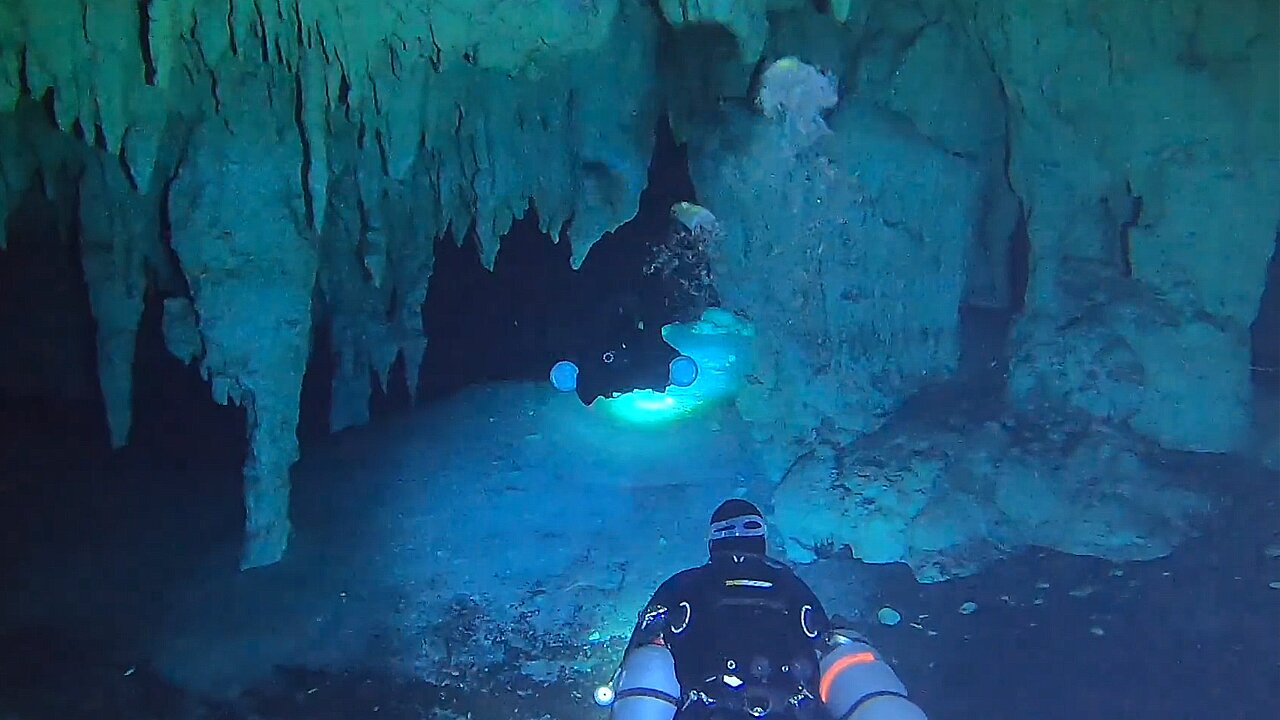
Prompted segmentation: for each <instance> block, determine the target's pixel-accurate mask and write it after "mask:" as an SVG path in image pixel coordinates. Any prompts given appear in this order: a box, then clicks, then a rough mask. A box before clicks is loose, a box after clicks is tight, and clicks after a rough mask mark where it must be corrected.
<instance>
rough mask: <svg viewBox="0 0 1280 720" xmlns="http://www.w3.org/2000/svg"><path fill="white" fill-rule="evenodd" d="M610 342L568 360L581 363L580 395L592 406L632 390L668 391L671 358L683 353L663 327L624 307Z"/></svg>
mask: <svg viewBox="0 0 1280 720" xmlns="http://www.w3.org/2000/svg"><path fill="white" fill-rule="evenodd" d="M606 335H607V337H608V342H607V343H605V344H604V345H603V346H601V345H599V344H595V343H592V344H590V346H588V347H582V348H580V349H578V350H577V351H576V352H574V353H573V354H571V355H570V356H569V357H568V358H567V359H569V360H572V361H573V363H574V364H575V365H577V366H578V387H577V391H578V398H579V399H580V400H582V403H583V404H584V405H590V404H591V403H593V402H595V400H596V399H597V398H600V397H612V396H614V395H621V394H623V393H627V392H630V391H632V390H640V389H649V390H658V391H662V390H665V389H666V387H667V383H668V379H669V374H670V364H671V361H672V360H674V359H675V358H676V357H678V356H679V355H680V353H679V352H677V351H676V350H675V348H673V347H671V346H670V345H668V344H667V341H666V340H663V339H662V328H660V327H651V326H645V325H644V324H643V323H642V322H641V321H640V320H639V319H637V318H636V317H635V316H634V315H632V314H630V313H627V312H625V309H620V310H619V312H618V313H617V314H616V316H615V317H611V318H610V319H609V327H608V328H607V329H606Z"/></svg>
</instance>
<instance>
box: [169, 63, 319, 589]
mask: <svg viewBox="0 0 1280 720" xmlns="http://www.w3.org/2000/svg"><path fill="white" fill-rule="evenodd" d="M227 70H231V68H228V69H227ZM235 70H236V72H224V73H223V76H222V81H221V82H222V84H223V86H224V87H225V88H227V89H228V92H226V93H225V95H224V97H225V99H224V101H223V103H222V105H221V108H220V111H219V114H218V115H217V116H214V117H211V118H209V119H208V120H206V121H205V122H203V123H201V124H200V125H199V126H198V127H197V128H196V130H195V134H194V136H193V138H192V141H191V148H190V150H189V152H188V154H187V157H186V159H185V160H184V162H183V164H182V166H181V168H180V169H179V170H178V173H177V177H176V178H175V179H174V181H173V187H172V191H171V195H170V207H169V214H170V217H171V218H172V223H173V229H172V245H173V250H174V252H175V253H176V254H177V257H178V262H179V264H180V265H181V267H182V272H183V274H184V275H185V276H186V278H187V282H188V284H189V285H190V288H191V297H192V301H193V303H194V305H195V310H196V313H197V314H198V315H199V318H200V325H199V327H200V336H201V339H202V340H203V344H204V348H205V354H204V357H203V359H202V361H201V370H202V371H203V373H204V375H205V377H206V378H208V379H209V381H210V382H211V383H212V386H213V391H214V399H215V400H217V401H218V402H220V403H226V402H234V403H236V404H238V405H241V406H243V407H244V408H245V414H246V419H247V421H248V430H249V441H250V451H249V457H248V458H247V459H246V461H245V466H244V483H245V515H246V518H245V530H246V537H245V541H244V550H243V552H242V554H241V560H240V564H241V567H242V568H252V567H257V566H261V565H267V564H270V563H274V562H276V561H278V560H279V559H280V557H281V555H282V554H283V553H284V550H285V546H286V544H287V543H288V540H289V534H290V521H289V468H290V466H292V464H293V462H294V461H295V460H296V459H297V455H298V440H297V436H296V432H295V430H296V427H297V423H298V402H299V393H300V392H301V389H302V375H303V372H304V370H305V368H306V362H307V355H308V353H309V352H310V346H311V337H310V333H311V296H312V287H313V286H314V284H315V277H316V267H317V262H318V259H317V253H316V248H315V245H314V241H313V239H312V237H311V235H310V234H309V233H308V232H307V228H306V220H305V217H306V216H305V212H304V208H303V197H302V187H301V175H300V173H299V172H298V169H299V168H300V167H301V166H302V151H301V147H302V145H301V141H300V139H299V137H298V130H297V126H296V125H295V121H294V103H295V96H294V86H293V83H292V82H291V81H290V80H289V79H288V78H287V76H285V75H283V74H282V73H279V72H275V71H272V70H271V69H269V68H261V67H252V66H249V67H243V66H242V67H239V68H235Z"/></svg>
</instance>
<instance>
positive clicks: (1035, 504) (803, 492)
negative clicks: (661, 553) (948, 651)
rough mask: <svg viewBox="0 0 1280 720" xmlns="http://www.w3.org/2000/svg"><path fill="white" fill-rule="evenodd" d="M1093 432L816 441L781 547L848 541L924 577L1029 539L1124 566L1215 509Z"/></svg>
mask: <svg viewBox="0 0 1280 720" xmlns="http://www.w3.org/2000/svg"><path fill="white" fill-rule="evenodd" d="M1141 452H1142V447H1141V445H1140V444H1138V443H1134V442H1133V441H1132V440H1130V439H1128V438H1125V437H1123V436H1120V435H1115V434H1112V433H1108V432H1105V431H1098V430H1097V429H1096V428H1089V427H1088V426H1084V427H1072V426H1067V425H1061V426H1057V427H1051V428H1049V429H1048V431H1047V432H1046V431H1045V429H1043V428H1041V427H1036V426H1028V425H1025V424H1019V423H1016V422H1007V423H1005V424H999V423H989V424H987V425H985V426H978V427H976V428H974V429H973V430H972V431H961V432H952V431H939V432H936V433H933V434H929V435H926V436H923V437H915V438H912V439H906V438H902V437H897V438H893V439H890V440H887V441H885V442H879V443H874V444H872V445H868V446H863V447H857V448H834V447H831V446H825V447H820V448H818V449H816V450H815V451H814V452H812V453H810V454H808V455H805V456H804V457H802V458H801V459H800V460H799V461H798V462H797V463H796V464H795V465H794V466H793V467H792V468H791V469H790V470H789V471H788V473H787V476H786V477H785V478H784V479H783V482H782V484H781V485H779V487H778V490H777V493H776V496H775V498H774V502H775V512H776V515H777V524H778V526H779V528H780V529H781V532H782V534H783V535H784V537H785V546H786V550H787V555H788V557H790V558H791V559H793V560H796V561H799V562H809V561H812V560H813V559H814V558H816V557H819V556H821V555H823V554H826V553H831V552H835V551H839V550H841V549H842V548H845V547H848V548H849V550H850V551H851V552H852V553H853V555H854V557H857V558H859V559H862V560H865V561H866V562H872V563H888V562H902V563H905V564H907V565H909V566H910V567H911V569H912V571H913V572H914V573H915V575H916V578H917V579H918V580H920V581H921V582H937V581H940V580H945V579H947V578H952V577H962V576H965V575H971V574H973V573H975V572H977V571H978V570H980V569H981V568H982V567H983V565H984V564H985V563H987V562H988V561H990V560H991V559H993V558H996V557H1001V556H1004V555H1006V554H1008V553H1012V552H1016V551H1017V550H1019V549H1022V548H1026V547H1029V546H1042V547H1051V548H1055V549H1057V550H1061V551H1063V552H1068V553H1075V554H1080V555H1094V556H1097V557H1102V558H1108V559H1110V560H1114V561H1116V562H1128V561H1134V560H1150V559H1152V558H1156V557H1162V556H1164V555H1167V554H1168V553H1169V552H1171V551H1172V550H1173V548H1174V547H1175V546H1176V545H1177V543H1178V542H1180V541H1181V540H1182V539H1183V538H1185V537H1186V536H1187V535H1188V534H1189V533H1190V532H1192V526H1193V525H1194V523H1195V521H1196V520H1197V519H1199V518H1202V517H1203V516H1205V515H1206V514H1207V513H1208V512H1209V511H1210V510H1211V507H1212V504H1211V501H1210V500H1209V498H1206V497H1204V496H1202V495H1200V494H1198V493H1195V492H1192V491H1190V490H1187V489H1184V488H1182V487H1180V485H1179V483H1178V481H1177V479H1176V478H1173V477H1171V476H1169V475H1168V474H1166V473H1162V472H1161V471H1160V470H1159V469H1158V468H1156V467H1152V466H1150V464H1149V463H1147V462H1145V461H1144V460H1143V459H1142V457H1141Z"/></svg>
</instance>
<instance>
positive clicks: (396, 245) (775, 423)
mask: <svg viewBox="0 0 1280 720" xmlns="http://www.w3.org/2000/svg"><path fill="white" fill-rule="evenodd" d="M817 6H821V7H820V8H819V7H817ZM1276 15H1277V9H1276V7H1275V4H1274V0H1239V1H1238V2H1232V3H1212V2H1208V0H1168V1H1167V2H1161V3H1148V4H1136V5H1135V4H1134V3H1130V2H1125V0H1049V1H1047V2H1041V3H1035V4H1034V5H1027V4H1025V3H1019V2H1015V0H981V1H979V0H920V1H919V2H893V3H888V2H884V3H880V2H871V3H853V2H849V0H833V1H832V2H830V3H818V4H816V5H815V4H814V3H809V2H804V1H803V0H751V1H748V2H730V1H729V0H660V1H659V2H657V3H632V2H623V1H622V0H564V1H563V2H560V1H558V2H535V1H534V0H519V1H515V2H512V1H509V0H477V1H475V2H471V1H464V0H440V1H438V2H431V3H420V2H414V1H412V0H393V1H392V2H386V3H381V4H379V5H378V6H377V8H376V9H373V8H371V6H369V5H368V4H367V3H360V2H354V1H353V0H325V1H323V2H307V3H303V2H300V1H299V0H256V1H255V2H235V3H230V2H218V1H215V0H172V1H170V2H163V3H162V2H151V3H141V4H137V3H134V4H130V3H93V2H88V0H13V2H8V3H4V4H3V6H0V216H3V217H8V216H11V215H12V216H14V217H19V218H22V219H24V221H25V220H26V219H31V218H38V219H40V221H41V223H43V226H45V227H48V228H50V231H49V233H48V235H49V239H48V244H47V248H48V252H49V253H51V254H52V253H61V252H66V251H68V250H70V249H72V248H73V246H74V243H75V242H76V241H77V240H78V242H79V245H80V247H79V255H80V266H81V267H80V271H81V274H82V277H83V278H84V280H85V288H84V289H85V290H87V302H88V305H89V306H90V308H91V310H92V312H93V315H94V319H95V320H96V331H95V336H96V342H95V345H96V351H97V370H98V384H99V387H100V392H101V396H102V398H103V400H104V404H105V407H106V415H107V422H108V425H109V427H110V430H111V439H112V442H113V443H115V444H117V445H119V444H121V443H123V442H125V441H126V440H127V438H128V433H129V425H130V419H131V418H130V408H131V402H132V401H131V388H130V380H131V375H130V371H129V370H130V366H131V356H132V354H133V344H134V338H135V335H136V332H137V323H138V318H139V317H140V315H141V313H142V310H143V302H142V298H144V297H146V296H147V294H148V293H154V294H155V297H157V298H159V299H162V300H163V306H164V314H163V320H164V332H165V339H166V345H167V346H168V347H169V348H170V350H171V352H173V354H174V355H176V356H178V357H179V358H180V359H182V360H184V361H187V362H199V363H200V366H201V367H202V368H203V369H204V371H205V373H206V375H207V377H208V378H209V381H210V384H211V386H212V390H213V395H214V397H215V398H216V399H218V400H219V401H223V402H227V401H235V402H239V403H242V404H243V405H245V406H246V409H247V410H250V412H248V413H247V419H248V422H249V433H250V435H251V438H252V446H253V452H252V453H251V455H250V457H249V458H248V459H247V460H246V464H245V472H246V482H247V505H248V509H249V519H248V524H249V530H250V539H249V542H248V544H247V545H246V550H245V557H244V563H245V564H246V565H254V564H260V563H263V562H270V561H272V560H273V559H275V558H277V557H278V556H279V553H280V552H281V551H282V549H283V545H284V542H285V540H286V538H287V535H288V527H289V524H288V518H287V515H286V510H287V496H288V495H287V489H288V468H289V465H290V464H291V462H292V460H293V458H294V457H295V455H296V453H297V447H296V440H295V438H294V435H295V425H296V421H297V404H298V388H299V385H300V382H301V375H302V372H303V369H304V367H305V366H306V360H307V357H308V354H309V353H310V352H312V351H313V344H312V341H311V331H312V328H313V327H314V328H315V329H316V330H317V331H318V333H319V332H320V331H323V334H324V337H326V338H327V339H328V340H329V342H328V343H327V345H325V346H324V347H326V348H327V349H328V351H329V352H332V353H333V355H334V360H335V362H334V363H333V365H334V366H335V368H336V370H337V371H336V372H335V374H334V377H333V378H332V400H333V402H332V412H331V417H330V426H331V427H332V428H334V429H339V428H343V427H347V426H350V425H353V424H358V423H361V422H363V421H364V420H365V419H366V418H367V417H368V398H369V396H370V392H371V389H370V382H371V380H372V381H374V382H380V383H383V384H385V383H387V382H388V378H389V377H391V375H392V372H391V370H392V367H393V366H394V365H395V364H396V363H401V364H402V365H403V367H404V368H405V371H406V372H405V376H406V377H407V378H408V381H409V384H410V391H411V392H412V391H413V390H414V386H415V383H416V378H417V372H416V371H417V369H418V368H419V367H420V365H421V363H422V358H423V355H424V352H425V351H426V347H427V338H426V337H425V334H424V332H423V328H422V325H421V315H420V305H421V303H422V301H423V298H424V297H425V294H426V289H427V286H428V282H429V277H430V274H431V272H432V269H433V249H432V243H433V242H434V241H435V240H436V239H437V238H442V237H452V238H453V239H455V240H457V241H458V242H467V243H474V245H475V246H476V248H477V251H478V256H479V261H480V262H482V263H485V264H487V265H491V264H492V263H493V261H494V258H495V256H496V254H497V250H498V243H499V238H500V237H501V236H502V234H503V233H504V232H505V231H506V230H507V229H508V228H509V227H510V226H511V223H512V221H513V219H514V218H517V217H521V216H523V215H524V214H525V213H527V212H529V211H530V209H531V208H532V209H534V210H536V212H537V218H538V221H539V223H540V225H541V227H542V229H543V230H545V231H547V232H548V233H551V234H553V235H554V236H556V237H563V238H565V239H566V240H567V241H568V242H569V243H571V246H572V252H571V257H572V262H573V263H575V264H580V263H581V262H582V260H583V259H584V257H585V255H586V253H587V251H588V250H589V249H590V247H591V245H592V243H594V242H595V241H596V240H597V239H599V237H600V236H601V234H602V233H604V232H606V231H608V230H611V229H613V228H616V227H617V226H618V225H620V224H621V223H622V222H624V221H626V220H628V219H629V218H631V217H632V216H633V215H634V213H635V212H636V209H637V206H638V197H639V194H640V190H641V189H642V187H643V184H644V182H645V179H646V170H647V165H648V163H649V161H650V158H651V154H652V153H651V151H652V148H653V143H654V136H653V129H654V127H655V125H656V124H657V122H658V120H659V118H660V115H661V113H662V112H664V111H666V112H668V113H669V114H670V119H671V122H672V126H673V129H674V130H675V132H676V134H677V136H678V138H679V139H681V140H682V141H686V142H688V143H689V152H690V157H691V159H692V168H691V169H692V172H693V175H694V180H695V183H696V186H697V188H696V189H697V194H698V197H697V198H690V199H691V200H693V199H696V200H697V201H698V202H700V203H701V204H703V205H705V206H707V207H708V208H709V209H710V210H711V211H712V212H713V213H714V214H715V215H716V216H717V217H718V218H720V220H721V222H722V223H723V224H724V226H725V240H724V243H723V246H722V247H720V248H718V249H717V252H716V253H715V256H714V263H713V264H714V267H713V271H714V276H715V277H714V279H715V281H716V282H717V283H718V285H719V287H718V290H719V294H720V296H721V297H722V298H723V299H724V300H725V302H726V304H727V306H728V307H729V309H731V310H734V311H738V312H741V313H743V314H744V315H747V316H749V317H750V319H751V320H752V322H753V323H754V324H755V325H756V327H757V329H758V330H759V335H760V338H761V340H762V342H761V343H760V344H759V346H758V347H759V357H758V358H757V362H756V363H755V366H756V368H757V369H758V372H757V374H756V377H755V378H754V384H753V385H751V386H750V387H749V388H748V390H747V391H746V392H744V394H743V395H742V396H741V409H742V410H743V412H744V414H746V415H747V416H748V417H749V418H750V419H751V420H752V421H753V423H754V427H755V431H756V433H757V435H758V437H759V438H760V439H763V440H766V441H768V442H766V443H765V444H764V448H765V451H766V452H769V453H772V454H773V455H774V460H773V462H772V463H771V464H772V467H773V469H774V471H775V474H778V475H780V474H781V470H782V469H783V468H785V467H787V466H788V465H789V464H790V463H791V461H793V460H794V459H795V457H796V456H797V455H799V454H801V453H803V452H807V451H808V450H811V449H812V447H813V441H815V440H822V441H826V442H835V443H836V444H842V443H844V442H845V441H846V440H848V439H850V438H852V437H856V436H857V435H859V434H863V433H866V432H868V431H870V430H872V429H874V428H876V427H878V426H879V425H880V424H881V423H882V422H883V421H884V419H885V416H886V415H887V414H888V413H889V412H891V411H892V410H893V409H894V408H896V407H897V406H898V405H899V403H901V402H902V400H903V398H905V397H906V396H907V395H909V394H910V393H912V392H913V391H915V390H916V389H917V388H919V387H921V386H922V385H924V384H926V383H929V382H932V381H934V380H935V379H938V378H941V377H945V376H946V375H947V374H948V373H949V372H950V371H951V369H952V368H953V367H954V366H955V363H956V360H957V355H958V343H957V332H958V319H957V318H958V312H959V308H960V306H961V304H962V303H966V302H967V303H972V304H981V305H989V306H995V307H1006V308H1014V309H1016V308H1019V307H1020V303H1021V302H1022V297H1021V292H1022V287H1021V283H1020V280H1019V279H1018V276H1019V275H1026V276H1027V280H1028V282H1029V285H1028V290H1027V293H1026V300H1025V301H1026V312H1025V313H1023V314H1022V316H1021V317H1020V319H1019V322H1018V327H1017V330H1016V332H1015V333H1014V334H1013V338H1012V342H1011V347H1010V355H1012V356H1013V363H1012V368H1011V375H1010V380H1011V382H1010V386H1009V391H1010V392H1009V395H1010V398H1011V399H1012V400H1013V401H1014V403H1015V404H1016V405H1017V406H1019V407H1020V408H1022V409H1024V410H1034V411H1036V412H1044V413H1047V414H1052V415H1055V416H1056V415H1062V414H1066V415H1076V414H1079V415H1081V416H1083V417H1091V418H1094V419H1102V420H1105V421H1106V422H1108V423H1125V424H1128V425H1129V426H1130V427H1132V428H1133V429H1135V430H1137V431H1139V432H1140V433H1142V434H1144V435H1146V436H1148V437H1150V438H1154V439H1156V440H1158V441H1159V442H1161V443H1163V444H1165V445H1167V446H1170V447H1176V448H1185V449H1194V450H1229V449H1233V448H1234V447H1235V446H1236V445H1237V444H1238V443H1239V442H1240V441H1241V438H1244V437H1246V436H1247V435H1248V433H1247V432H1245V430H1246V427H1245V426H1246V424H1247V422H1248V419H1249V417H1250V415H1249V410H1250V408H1249V403H1250V387H1249V385H1248V363H1249V353H1248V327H1249V324H1250V322H1252V321H1253V319H1254V317H1255V316H1256V314H1257V307H1258V298H1259V296H1260V295H1261V293H1262V288H1263V283H1264V273H1265V265H1266V262H1265V261H1266V258H1267V257H1268V256H1269V255H1270V254H1271V253H1272V252H1273V250H1274V247H1275V240H1274V239H1275V235H1276V229H1277V225H1278V224H1280V206H1277V205H1276V203H1275V198H1276V196H1277V188H1278V187H1280V167H1278V161H1277V153H1278V152H1280V138H1278V137H1277V134H1276V132H1275V129H1276V127H1277V125H1278V124H1280V109H1278V107H1280V98H1278V97H1277V94H1278V93H1280V77H1278V73H1280V70H1278V69H1277V67H1276V63H1275V62H1274V58H1275V57H1276V56H1277V55H1278V54H1280V41H1278V38H1277V36H1278V35H1280V30H1278V29H1277V27H1278V24H1277V23H1276V22H1275V19H1276ZM788 56H795V57H796V58H798V62H800V63H803V65H795V66H791V67H788V66H782V67H781V70H783V71H784V72H780V73H775V74H770V73H768V72H766V70H767V69H768V68H770V67H774V68H777V67H778V66H774V65H771V64H772V63H773V62H774V61H776V60H778V59H780V58H785V57H788ZM805 66H812V67H813V68H817V69H818V70H820V71H822V73H825V74H822V73H818V74H814V73H806V72H804V70H805ZM660 79H661V82H660ZM762 96H763V97H764V98H766V101H765V102H764V104H763V105H758V104H757V99H758V98H760V97H762ZM833 101H834V104H833ZM801 105H804V106H805V107H804V108H803V109H802V108H801V107H800V106H801ZM10 109H12V110H13V112H8V111H9V110H10ZM54 129H57V130H58V131H56V132H55V131H54ZM20 206H21V207H20ZM1023 231H1025V237H1023V234H1024V233H1023ZM166 243H168V247H166V246H165V244H166ZM4 244H5V232H4V229H0V247H3V246H4ZM1023 245H1025V247H1023ZM35 247H37V243H35V242H34V241H33V238H32V237H30V233H27V234H26V235H24V238H23V247H22V248H21V249H20V251H21V252H23V253H27V252H33V251H34V250H33V249H34V248H35ZM1023 255H1025V258H1024V257H1023ZM1024 262H1025V264H1026V267H1025V268H1023V267H1020V264H1021V263H1024ZM64 265H66V263H60V262H57V261H55V259H54V258H51V259H50V260H49V261H48V262H47V263H46V264H43V265H40V267H41V268H43V269H48V270H52V269H54V268H59V269H60V270H59V271H60V272H61V271H62V270H61V269H62V268H63V266H64ZM1082 268H1083V270H1082ZM71 285H74V283H71V282H69V281H68V279H67V278H60V279H58V280H57V281H56V282H54V281H49V282H48V283H47V290H40V289H39V286H40V283H39V282H38V281H36V280H35V279H28V278H25V277H19V278H18V282H16V283H15V285H14V286H13V290H12V293H11V294H10V295H6V296H5V297H14V298H19V299H21V300H22V302H30V303H31V304H32V305H33V306H35V307H39V308H40V310H39V311H37V312H34V313H33V314H32V318H33V319H32V321H31V323H30V327H31V329H30V330H27V329H25V328H24V329H22V330H10V329H8V328H6V329H4V330H3V331H2V332H3V333H5V334H4V335H3V337H2V338H0V339H3V340H5V341H6V343H5V346H6V347H24V348H25V347H28V346H30V348H31V350H29V351H27V352H28V355H27V356H26V357H22V358H11V357H10V353H9V352H6V353H3V355H4V359H3V361H0V375H3V376H4V377H3V378H0V381H2V382H3V383H4V384H5V385H6V386H7V387H14V386H18V385H23V386H25V387H28V388H30V387H37V388H41V390H39V391H40V392H46V391H47V392H53V393H56V394H66V395H75V394H77V393H78V394H83V392H82V391H74V390H72V388H73V387H74V386H75V385H76V384H77V383H76V381H75V380H74V378H75V377H76V376H77V375H82V374H83V371H84V369H85V368H86V367H87V366H88V365H90V364H91V360H89V359H88V357H87V353H86V352H84V351H81V350H76V349H73V348H69V347H65V346H62V347H56V345H57V343H55V342H52V341H50V339H49V337H48V336H49V335H50V334H51V329H52V328H57V327H65V326H68V322H67V321H66V317H67V316H69V315H70V311H69V310H67V309H66V308H67V307H69V301H68V300H67V298H68V297H69V296H70V295H69V294H68V293H67V292H64V291H66V290H71V289H74V288H71V287H70V286H71ZM6 292H8V291H6ZM41 293H44V295H45V299H44V300H41V299H40V295H41ZM40 335H42V336H43V337H34V336H40ZM10 341H11V342H10ZM64 345H65V343H64ZM44 359H51V360H52V361H53V362H52V365H53V366H54V367H56V368H59V370H58V371H51V370H49V369H48V368H47V367H44V366H42V365H41V363H42V362H43V360H44ZM61 368H65V372H63V371H62V370H61ZM59 373H61V378H62V380H61V382H59V377H55V376H58V375H59ZM32 383H34V385H32ZM81 384H82V383H81ZM920 473H921V475H920V476H921V477H926V476H928V472H926V471H924V470H921V471H920ZM947 502H948V503H950V504H946V503H944V504H938V505H933V506H931V507H933V508H935V509H937V508H944V509H946V508H950V510H948V511H947V512H948V513H952V514H954V516H955V517H957V518H968V520H964V521H963V522H964V523H969V524H968V525H965V527H973V526H975V525H974V523H977V522H978V520H980V519H981V518H983V517H986V516H985V515H982V513H979V514H978V515H975V514H974V513H972V512H970V511H969V510H966V509H965V508H966V507H969V506H968V505H966V504H965V503H964V502H951V501H947ZM952 511H954V512H952ZM930 512H933V511H930ZM939 512H941V511H939ZM983 512H986V511H983ZM943 515H947V513H943ZM939 517H941V515H940V516H939ZM921 532H924V531H921ZM957 532H959V531H957ZM960 534H961V535H963V534H964V533H963V532H961V533H960ZM930 542H932V541H930ZM926 544H927V543H926Z"/></svg>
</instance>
